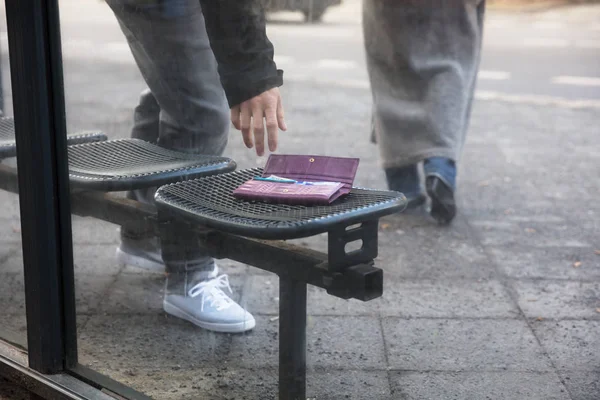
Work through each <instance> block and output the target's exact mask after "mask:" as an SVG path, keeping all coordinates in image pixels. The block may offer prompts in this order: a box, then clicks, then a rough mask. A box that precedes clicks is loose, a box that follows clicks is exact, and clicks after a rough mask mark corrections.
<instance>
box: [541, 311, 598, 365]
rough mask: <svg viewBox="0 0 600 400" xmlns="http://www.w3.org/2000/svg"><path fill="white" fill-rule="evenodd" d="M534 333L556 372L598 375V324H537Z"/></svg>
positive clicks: (575, 322) (547, 322)
mask: <svg viewBox="0 0 600 400" xmlns="http://www.w3.org/2000/svg"><path fill="white" fill-rule="evenodd" d="M533 329H534V331H535V335H536V336H537V337H538V338H539V340H540V342H541V343H542V345H543V346H544V351H545V352H546V353H547V354H548V355H549V356H550V358H551V359H552V362H553V363H554V365H555V366H556V368H558V370H559V371H593V372H596V373H600V352H599V351H598V342H599V341H600V321H538V322H535V323H534V324H533Z"/></svg>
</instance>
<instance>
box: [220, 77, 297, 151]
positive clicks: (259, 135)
mask: <svg viewBox="0 0 600 400" xmlns="http://www.w3.org/2000/svg"><path fill="white" fill-rule="evenodd" d="M263 118H264V119H265V121H266V126H267V135H268V143H269V150H270V151H271V152H273V151H275V150H277V136H278V134H279V129H281V130H282V131H285V130H287V127H286V125H285V121H284V118H283V105H282V104H281V96H280V94H279V89H278V88H273V89H270V90H267V91H266V92H263V93H261V94H259V95H258V96H256V97H253V98H251V99H250V100H246V101H245V102H243V103H241V104H239V105H237V106H235V107H233V108H232V109H231V122H232V123H233V126H235V128H236V129H237V130H238V131H239V130H241V131H242V137H243V138H244V144H245V145H246V147H248V148H249V149H251V148H252V147H253V146H254V145H256V154H257V155H259V156H262V155H263V154H264V152H265V123H264V122H263ZM252 136H254V140H253V139H252Z"/></svg>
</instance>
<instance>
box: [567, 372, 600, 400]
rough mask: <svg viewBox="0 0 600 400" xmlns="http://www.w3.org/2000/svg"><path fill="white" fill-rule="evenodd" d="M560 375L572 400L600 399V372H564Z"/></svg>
mask: <svg viewBox="0 0 600 400" xmlns="http://www.w3.org/2000/svg"><path fill="white" fill-rule="evenodd" d="M560 375H561V377H562V379H563V382H564V384H565V386H566V387H567V389H569V393H570V394H571V399H572V400H596V399H600V371H595V372H581V371H572V372H569V371H564V372H561V373H560Z"/></svg>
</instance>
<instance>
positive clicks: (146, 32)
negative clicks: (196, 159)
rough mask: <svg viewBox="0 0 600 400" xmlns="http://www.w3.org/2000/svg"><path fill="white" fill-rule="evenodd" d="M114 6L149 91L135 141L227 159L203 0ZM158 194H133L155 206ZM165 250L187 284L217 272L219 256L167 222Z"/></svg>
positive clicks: (221, 99)
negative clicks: (209, 253)
mask: <svg viewBox="0 0 600 400" xmlns="http://www.w3.org/2000/svg"><path fill="white" fill-rule="evenodd" d="M107 3H108V5H109V6H110V7H111V8H112V10H113V12H114V14H115V16H116V17H117V20H118V22H119V24H120V26H121V29H122V31H123V33H124V34H125V37H126V38H127V41H128V43H129V47H130V49H131V52H132V54H133V57H134V58H135V61H136V63H137V66H138V67H139V70H140V72H141V74H142V76H143V78H144V80H145V81H146V84H147V85H148V88H149V89H148V90H145V91H144V92H142V94H141V96H140V101H139V104H138V106H137V107H136V108H135V112H134V126H133V129H132V132H131V137H133V138H138V139H143V140H146V141H148V142H152V143H157V144H158V145H159V146H162V147H166V148H169V149H173V150H178V151H182V152H186V153H197V154H210V155H220V154H222V153H223V151H224V149H225V146H226V145H227V136H228V132H229V107H228V104H227V100H226V97H225V93H224V91H223V88H222V86H221V83H220V80H219V75H218V73H217V63H216V60H215V57H214V55H213V52H212V50H211V47H210V43H209V40H208V36H207V33H206V28H205V24H204V17H203V15H202V10H201V8H200V3H199V1H198V0H107ZM155 190H156V188H150V189H148V190H143V191H135V192H131V193H129V194H128V195H129V197H130V198H134V199H136V200H139V201H142V202H145V203H152V201H153V195H154V192H155ZM121 232H122V234H121V236H122V240H123V241H128V245H129V246H132V245H133V246H135V243H136V242H139V243H143V244H144V245H145V246H148V243H156V245H158V243H159V241H157V240H156V238H152V237H150V236H149V234H148V232H144V231H143V230H142V231H141V230H139V229H136V227H135V226H127V227H122V229H121ZM153 239H154V240H153ZM156 245H155V246H156ZM160 246H161V250H162V258H163V260H164V262H165V264H166V267H167V271H168V272H170V273H171V275H173V274H172V273H180V274H179V275H181V276H180V277H179V278H181V279H182V280H183V281H184V282H187V281H189V279H187V276H188V273H190V272H193V273H194V275H195V276H197V275H198V274H197V272H202V271H208V270H212V269H213V268H214V261H213V259H212V258H210V257H208V256H207V254H206V253H205V251H204V250H202V249H201V248H200V247H199V246H198V240H197V238H196V237H195V236H194V235H193V233H192V232H188V231H181V230H180V229H179V228H175V229H171V228H170V227H169V226H168V225H167V226H166V227H165V228H164V232H162V233H161V240H160ZM154 250H157V249H154ZM172 278H173V279H171V280H172V281H175V280H181V279H179V278H177V277H176V276H173V277H172ZM188 283H189V282H188Z"/></svg>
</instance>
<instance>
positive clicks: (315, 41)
mask: <svg viewBox="0 0 600 400" xmlns="http://www.w3.org/2000/svg"><path fill="white" fill-rule="evenodd" d="M61 5H62V10H61V14H62V28H63V42H64V43H63V46H64V55H65V58H66V59H68V60H71V59H78V60H84V61H92V62H94V63H98V62H101V63H105V62H111V63H114V62H116V63H126V64H132V63H133V60H132V58H131V55H130V54H129V50H128V48H127V45H126V44H125V42H124V39H123V36H122V34H121V32H120V30H119V28H118V26H117V24H116V21H115V19H114V17H113V15H112V14H111V12H110V10H109V9H108V7H107V6H106V5H105V4H104V3H103V2H101V1H92V0H84V1H82V0H63V1H61ZM268 31H269V35H270V37H271V39H272V40H273V42H274V43H275V46H276V54H277V61H278V64H279V65H280V67H282V68H284V69H285V70H286V77H287V78H288V79H289V80H296V81H326V82H327V83H334V84H336V85H341V86H349V87H368V79H367V73H366V70H365V62H364V50H363V46H362V32H361V26H360V1H359V0H346V2H345V4H344V5H343V6H341V7H336V8H332V9H330V11H329V13H328V14H326V16H325V19H324V21H323V23H321V24H315V25H310V24H304V23H303V22H302V16H301V15H300V14H294V13H278V14H274V15H271V16H270V23H269V27H268ZM0 39H2V40H1V41H0V43H1V44H2V51H3V52H6V49H7V43H6V29H5V27H4V28H3V29H1V30H0ZM478 88H479V91H481V92H483V93H485V94H488V95H489V94H490V93H491V94H493V95H503V94H508V95H511V96H542V97H548V96H549V97H553V98H559V99H566V100H570V101H578V100H600V6H580V7H572V8H567V9H555V10H549V11H546V12H538V13H519V14H517V13H502V12H499V11H495V10H490V11H488V16H487V23H486V31H485V43H484V53H483V60H482V67H481V72H480V77H479V86H478Z"/></svg>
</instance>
